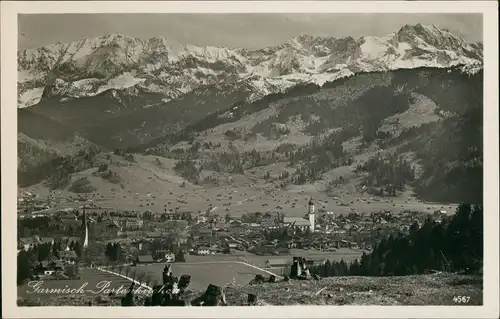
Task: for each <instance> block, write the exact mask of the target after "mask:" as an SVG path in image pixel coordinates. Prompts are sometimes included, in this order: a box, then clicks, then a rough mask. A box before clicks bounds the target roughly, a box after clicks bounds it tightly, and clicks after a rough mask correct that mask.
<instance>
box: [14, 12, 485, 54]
mask: <svg viewBox="0 0 500 319" xmlns="http://www.w3.org/2000/svg"><path fill="white" fill-rule="evenodd" d="M417 23H422V24H436V25H437V26H438V27H440V28H445V29H448V30H450V31H451V32H452V33H454V34H456V35H458V36H462V37H464V38H465V39H466V40H468V41H482V16H481V15H480V14H379V13H378V14H371V13H369V14H366V13H365V14H360V13H356V14H332V13H328V14H326V13H325V14H305V13H304V14H275V13H269V14H24V15H19V20H18V26H19V30H18V31H19V33H20V35H19V49H26V48H34V47H40V46H43V45H47V44H52V43H56V42H70V41H75V40H80V39H83V38H92V37H98V36H101V35H105V34H109V33H121V34H124V35H128V36H133V37H139V38H141V39H147V38H151V37H153V36H163V37H165V38H166V39H168V40H171V41H175V42H179V43H189V44H196V45H202V46H203V45H213V46H226V47H242V48H249V49H254V48H262V47H266V46H269V45H274V44H278V43H283V42H285V41H287V40H289V39H290V38H292V37H295V36H298V35H301V34H308V35H316V36H333V37H343V36H353V37H359V36H362V35H372V36H383V35H387V34H389V33H392V32H395V31H397V30H398V29H399V28H401V26H403V25H405V24H417Z"/></svg>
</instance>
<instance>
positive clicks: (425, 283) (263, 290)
mask: <svg viewBox="0 0 500 319" xmlns="http://www.w3.org/2000/svg"><path fill="white" fill-rule="evenodd" d="M202 292H203V290H200V291H192V292H189V293H188V296H187V298H186V300H188V301H189V300H191V299H194V298H195V297H197V296H199V295H200V294H201V293H202ZM225 292H226V300H227V302H228V305H229V306H242V305H245V303H246V300H247V295H248V294H249V293H253V294H256V295H257V296H258V299H259V301H258V305H260V306H293V305H318V306H324V305H330V306H341V305H379V306H392V305H416V306H426V305H450V306H452V305H464V306H465V305H469V306H471V305H476V306H477V305H482V304H483V281H482V278H481V277H479V276H464V275H456V274H444V273H440V274H431V275H415V276H402V277H331V278H325V279H322V280H319V281H290V282H279V283H274V284H261V285H229V286H227V287H226V288H225ZM455 296H468V297H470V298H469V301H468V302H467V303H461V304H459V303H455V302H454V301H453V297H455ZM119 297H120V296H119ZM119 297H116V298H111V299H110V300H109V303H106V305H107V306H120V300H119ZM141 297H143V295H142V296H141ZM90 298H91V299H93V305H95V306H99V305H100V304H99V303H98V302H96V300H97V299H99V297H98V296H94V297H93V298H92V297H90ZM96 298H97V299H96ZM91 299H89V296H83V295H80V296H69V295H68V296H66V295H57V296H51V298H49V299H36V300H33V299H32V298H29V299H27V298H20V300H18V301H19V305H25V306H79V305H84V304H85V303H87V302H88V301H91ZM102 305H104V304H102Z"/></svg>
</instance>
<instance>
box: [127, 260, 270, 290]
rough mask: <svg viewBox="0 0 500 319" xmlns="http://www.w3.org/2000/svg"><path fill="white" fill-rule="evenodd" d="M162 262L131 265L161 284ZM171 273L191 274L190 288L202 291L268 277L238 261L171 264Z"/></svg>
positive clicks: (267, 274)
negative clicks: (210, 287)
mask: <svg viewBox="0 0 500 319" xmlns="http://www.w3.org/2000/svg"><path fill="white" fill-rule="evenodd" d="M164 267H165V266H164V264H153V265H144V266H140V265H139V266H137V267H133V269H135V270H136V272H137V273H138V274H145V275H146V276H147V277H149V278H151V279H152V282H153V283H155V282H156V283H158V284H162V271H163V268H164ZM172 273H173V275H174V276H177V277H180V276H182V275H184V274H186V275H190V276H191V283H190V285H189V289H190V290H195V291H202V290H205V289H206V288H207V286H208V285H209V284H214V285H218V286H222V287H225V286H228V285H246V284H248V283H249V282H250V281H251V280H252V279H253V278H255V275H259V274H260V275H263V276H266V277H269V276H270V274H269V273H268V272H265V271H262V270H258V269H256V268H253V267H251V266H248V265H245V264H244V263H242V262H238V261H222V260H220V261H205V262H186V263H174V264H172Z"/></svg>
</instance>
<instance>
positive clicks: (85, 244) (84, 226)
mask: <svg viewBox="0 0 500 319" xmlns="http://www.w3.org/2000/svg"><path fill="white" fill-rule="evenodd" d="M82 229H83V231H84V232H85V233H84V235H83V236H84V237H83V248H87V247H88V245H89V224H88V221H87V212H86V211H85V206H83V218H82Z"/></svg>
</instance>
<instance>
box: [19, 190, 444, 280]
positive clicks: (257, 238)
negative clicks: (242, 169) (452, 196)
mask: <svg viewBox="0 0 500 319" xmlns="http://www.w3.org/2000/svg"><path fill="white" fill-rule="evenodd" d="M87 196H88V197H90V196H92V195H87ZM81 198H82V200H87V199H86V198H84V197H83V196H81ZM301 200H302V201H304V202H305V203H306V204H307V205H304V206H306V207H307V208H306V209H305V210H304V216H303V217H289V216H286V215H285V214H284V213H282V212H270V211H268V212H264V213H261V212H252V213H247V214H244V215H243V216H241V217H234V216H231V215H230V214H226V215H220V214H217V213H216V212H214V210H215V209H214V208H213V207H212V205H209V207H208V208H207V210H206V211H204V212H181V211H170V210H167V209H164V210H163V212H161V211H158V210H157V209H155V208H151V209H145V210H144V211H124V210H123V211H116V210H107V209H102V208H99V207H97V206H96V205H95V204H92V203H90V204H83V205H79V206H77V207H75V208H66V209H55V210H52V211H51V212H50V210H47V209H46V208H47V207H48V206H49V205H50V203H47V199H39V198H37V196H36V195H34V194H31V193H23V195H22V196H20V199H19V209H20V212H19V220H18V229H19V232H18V233H19V235H18V237H19V238H18V252H20V251H29V250H33V249H35V247H37V248H38V249H37V256H36V259H37V262H36V263H34V264H33V265H32V267H33V274H34V275H35V277H36V278H42V277H44V278H50V277H54V276H56V277H57V276H59V277H61V276H65V277H74V276H76V274H77V273H78V271H77V270H75V267H76V268H78V266H79V265H80V266H89V265H97V266H98V265H101V266H102V265H110V264H129V265H134V266H135V265H140V264H152V263H171V262H185V261H186V259H189V260H194V261H200V260H217V258H219V257H222V258H225V259H226V260H227V258H230V257H234V258H238V259H239V260H244V261H248V262H249V263H255V261H249V260H255V257H257V259H258V260H259V261H260V262H257V264H258V265H259V266H261V267H264V268H273V270H277V271H280V272H281V273H284V272H286V269H287V268H286V267H289V266H290V265H291V263H292V256H297V255H299V256H300V255H302V256H308V260H309V261H310V262H312V263H315V264H321V263H324V262H325V261H326V260H327V259H329V258H331V257H332V256H333V257H335V256H337V257H339V258H340V259H343V260H347V261H352V260H353V259H356V258H359V257H361V255H362V254H363V252H366V253H369V252H370V251H371V250H372V247H373V245H375V244H376V243H378V242H380V240H381V239H382V238H385V237H387V236H388V235H390V234H398V233H400V234H407V233H408V232H409V229H410V227H412V225H414V226H415V227H418V228H419V227H420V226H421V225H422V224H423V223H424V221H425V219H426V218H429V216H430V218H432V219H433V220H435V221H437V222H440V221H441V220H442V219H443V218H446V216H447V212H446V211H444V210H438V211H435V212H434V213H433V214H425V213H421V212H416V211H409V210H402V211H401V212H399V213H393V212H390V211H380V212H374V213H369V214H368V213H360V212H356V211H354V210H352V212H351V213H349V214H347V215H345V214H336V213H335V212H331V211H325V210H324V209H323V208H319V209H316V205H315V203H314V199H313V198H308V197H302V198H301ZM368 200H369V199H368ZM372 200H373V199H372ZM297 202H298V200H297ZM40 247H44V248H40ZM84 250H85V254H83V251H84ZM195 256H199V257H195ZM203 256H205V257H204V258H203ZM208 256H211V258H210V257H208ZM258 257H261V258H258ZM214 258H215V259H214ZM68 266H71V267H68ZM64 269H68V270H67V271H64Z"/></svg>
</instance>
